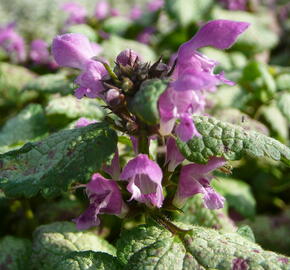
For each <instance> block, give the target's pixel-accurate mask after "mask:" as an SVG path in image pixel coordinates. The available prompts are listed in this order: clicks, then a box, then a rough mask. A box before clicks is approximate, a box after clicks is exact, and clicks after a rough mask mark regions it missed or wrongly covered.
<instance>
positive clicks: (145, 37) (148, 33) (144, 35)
mask: <svg viewBox="0 0 290 270" xmlns="http://www.w3.org/2000/svg"><path fill="white" fill-rule="evenodd" d="M155 31H156V29H155V27H146V28H145V29H144V30H143V31H142V32H141V33H140V34H139V35H138V36H137V40H138V41H139V42H141V43H144V44H148V43H149V42H150V41H151V38H152V36H153V34H154V32H155Z"/></svg>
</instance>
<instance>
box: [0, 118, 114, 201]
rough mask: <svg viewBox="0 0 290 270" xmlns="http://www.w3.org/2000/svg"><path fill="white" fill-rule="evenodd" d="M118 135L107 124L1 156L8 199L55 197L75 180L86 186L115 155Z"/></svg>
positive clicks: (73, 131)
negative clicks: (41, 195)
mask: <svg viewBox="0 0 290 270" xmlns="http://www.w3.org/2000/svg"><path fill="white" fill-rule="evenodd" d="M116 144H117V135H116V133H115V131H113V130H111V129H110V128H109V127H108V126H107V125H106V124H104V123H98V124H92V125H89V126H86V127H82V128H76V129H71V130H64V131H60V132H57V133H54V134H52V135H50V136H49V137H47V138H46V139H44V140H42V141H40V142H35V143H27V144H25V145H24V146H23V147H22V148H21V149H19V150H15V151H11V152H8V153H5V154H3V155H0V167H1V171H0V188H1V189H3V191H4V192H5V194H6V195H7V196H25V197H31V196H34V195H36V194H37V193H38V192H39V191H41V192H42V194H43V195H44V196H53V195H57V194H60V193H61V192H62V191H65V190H67V188H68V186H69V185H70V184H71V183H72V182H74V181H80V182H82V183H86V182H87V181H88V180H89V179H90V177H91V175H92V173H94V172H96V171H97V170H98V169H99V168H100V167H101V165H102V163H103V162H104V161H105V160H106V159H107V158H108V157H109V156H110V155H111V154H113V153H114V152H115V149H116Z"/></svg>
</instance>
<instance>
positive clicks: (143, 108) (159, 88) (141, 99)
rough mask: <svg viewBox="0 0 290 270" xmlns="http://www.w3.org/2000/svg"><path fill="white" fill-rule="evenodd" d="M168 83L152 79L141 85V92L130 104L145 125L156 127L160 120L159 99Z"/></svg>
mask: <svg viewBox="0 0 290 270" xmlns="http://www.w3.org/2000/svg"><path fill="white" fill-rule="evenodd" d="M167 86H168V82H167V81H165V80H159V79H151V80H147V81H145V82H144V83H142V84H141V87H140V90H139V91H138V92H137V94H136V95H135V96H134V99H133V101H132V103H131V104H130V108H131V110H132V111H133V112H134V113H135V114H136V115H137V116H138V117H139V118H140V119H141V120H142V121H144V122H145V123H147V124H149V125H155V124H157V123H158V120H159V112H158V106H157V103H158V99H159V97H160V95H161V94H162V93H163V92H164V91H165V90H166V88H167Z"/></svg>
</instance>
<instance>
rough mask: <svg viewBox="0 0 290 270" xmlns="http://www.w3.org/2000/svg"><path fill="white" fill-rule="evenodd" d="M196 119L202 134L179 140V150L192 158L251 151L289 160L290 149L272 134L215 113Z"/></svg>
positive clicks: (234, 155) (203, 159) (237, 156)
mask: <svg viewBox="0 0 290 270" xmlns="http://www.w3.org/2000/svg"><path fill="white" fill-rule="evenodd" d="M193 119H194V123H195V126H196V128H197V130H198V131H199V133H200V134H201V135H202V136H201V137H193V138H192V139H191V140H189V141H188V142H186V143H185V142H182V141H181V140H179V139H178V140H177V144H178V147H179V149H180V151H181V152H182V153H183V155H184V156H185V157H186V158H187V159H188V160H190V161H193V162H197V163H206V162H207V161H208V160H209V158H210V157H212V156H217V157H224V158H225V159H227V160H238V159H241V158H242V157H243V155H249V156H252V157H264V156H267V157H270V158H272V159H274V160H282V161H283V162H285V163H286V164H290V149H289V148H288V147H287V146H285V145H283V144H281V143H280V142H278V141H276V140H274V139H272V138H270V137H267V136H265V135H263V134H260V133H258V132H255V131H249V130H245V129H243V128H242V127H239V126H236V125H232V124H229V123H226V122H222V121H219V120H217V119H215V118H213V117H207V116H194V117H193Z"/></svg>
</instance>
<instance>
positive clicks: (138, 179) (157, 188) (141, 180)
mask: <svg viewBox="0 0 290 270" xmlns="http://www.w3.org/2000/svg"><path fill="white" fill-rule="evenodd" d="M162 177H163V175H162V171H161V169H160V167H159V166H158V164H157V163H155V162H154V161H152V160H150V159H149V158H148V156H147V155H145V154H139V155H138V156H137V157H136V158H134V159H132V160H130V161H129V162H128V164H127V165H126V166H125V168H124V169H123V171H122V173H121V176H120V179H121V180H127V181H128V182H129V184H128V186H127V190H128V191H129V192H130V193H132V197H131V199H130V200H132V199H134V200H136V201H138V202H141V203H145V204H147V205H148V206H150V207H152V206H156V207H158V208H160V207H161V206H162V203H163V200H164V197H163V193H162V185H161V181H162Z"/></svg>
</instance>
